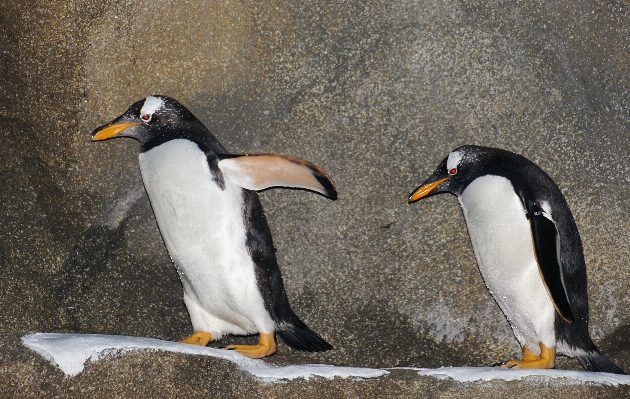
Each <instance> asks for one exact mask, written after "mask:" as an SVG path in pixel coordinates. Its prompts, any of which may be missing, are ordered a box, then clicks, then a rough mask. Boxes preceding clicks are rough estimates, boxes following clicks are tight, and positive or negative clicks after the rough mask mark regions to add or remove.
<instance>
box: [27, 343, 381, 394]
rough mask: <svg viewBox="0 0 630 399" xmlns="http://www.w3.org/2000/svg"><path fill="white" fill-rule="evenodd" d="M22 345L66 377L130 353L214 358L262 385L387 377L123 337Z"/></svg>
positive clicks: (373, 371)
mask: <svg viewBox="0 0 630 399" xmlns="http://www.w3.org/2000/svg"><path fill="white" fill-rule="evenodd" d="M22 344H23V345H24V346H26V347H27V348H29V349H31V350H33V351H35V352H37V353H38V354H39V355H41V356H42V357H43V358H45V359H46V360H48V361H50V362H51V363H52V364H53V365H55V366H57V367H58V368H59V369H61V371H63V372H64V373H65V374H66V375H67V376H70V377H72V376H75V375H77V374H79V373H80V372H82V371H83V369H84V367H85V363H86V362H87V361H88V360H89V361H98V360H99V359H102V358H104V357H106V356H108V355H110V354H114V353H125V352H129V351H133V350H155V351H158V350H161V351H167V352H175V353H184V354H189V355H201V356H212V357H218V358H220V359H225V360H228V361H230V362H232V363H234V364H235V365H236V367H238V368H239V369H240V370H243V371H245V372H248V373H250V374H252V375H253V376H254V377H256V378H258V379H260V380H262V381H266V382H277V381H282V380H294V379H296V378H304V379H306V380H308V379H309V378H311V377H314V376H319V377H324V378H328V379H333V378H335V377H341V378H376V377H381V376H383V375H386V374H389V371H387V370H380V369H369V368H363V367H338V366H329V365H325V364H304V365H291V366H274V365H270V364H267V363H265V362H264V361H262V360H258V359H250V358H248V357H247V356H244V355H242V354H240V353H238V352H234V351H227V350H223V349H215V348H207V347H202V346H196V345H189V344H183V343H180V342H172V341H163V340H159V339H154V338H143V337H129V336H124V335H100V334H59V333H34V334H27V335H25V336H23V337H22Z"/></svg>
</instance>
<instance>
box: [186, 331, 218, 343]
mask: <svg viewBox="0 0 630 399" xmlns="http://www.w3.org/2000/svg"><path fill="white" fill-rule="evenodd" d="M210 341H212V334H211V333H209V332H205V331H195V332H194V333H192V334H190V335H189V336H187V337H186V338H184V339H182V340H181V341H179V342H182V343H185V344H191V345H199V346H206V345H208V343H209V342H210Z"/></svg>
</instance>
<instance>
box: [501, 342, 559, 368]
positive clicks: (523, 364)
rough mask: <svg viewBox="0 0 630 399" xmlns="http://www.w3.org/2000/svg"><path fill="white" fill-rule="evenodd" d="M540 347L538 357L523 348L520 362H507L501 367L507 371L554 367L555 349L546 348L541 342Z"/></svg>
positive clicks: (526, 348) (525, 347)
mask: <svg viewBox="0 0 630 399" xmlns="http://www.w3.org/2000/svg"><path fill="white" fill-rule="evenodd" d="M538 345H540V355H536V354H534V353H532V351H530V350H529V348H528V347H527V346H524V347H523V359H522V360H508V361H507V362H504V363H503V364H501V367H503V368H508V369H552V368H554V367H556V348H548V347H547V346H545V344H543V343H542V342H539V343H538Z"/></svg>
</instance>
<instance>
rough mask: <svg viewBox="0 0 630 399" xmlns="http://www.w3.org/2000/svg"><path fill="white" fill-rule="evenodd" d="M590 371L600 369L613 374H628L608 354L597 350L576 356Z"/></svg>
mask: <svg viewBox="0 0 630 399" xmlns="http://www.w3.org/2000/svg"><path fill="white" fill-rule="evenodd" d="M576 357H577V359H578V360H579V361H580V363H582V367H584V368H585V369H586V370H588V371H600V372H604V373H613V374H626V373H625V372H624V371H623V370H622V369H620V368H619V367H617V365H616V364H615V363H613V362H611V361H610V360H609V359H608V358H607V357H606V356H604V355H602V354H601V353H599V352H598V351H597V350H595V351H592V352H589V353H587V354H586V355H584V356H576Z"/></svg>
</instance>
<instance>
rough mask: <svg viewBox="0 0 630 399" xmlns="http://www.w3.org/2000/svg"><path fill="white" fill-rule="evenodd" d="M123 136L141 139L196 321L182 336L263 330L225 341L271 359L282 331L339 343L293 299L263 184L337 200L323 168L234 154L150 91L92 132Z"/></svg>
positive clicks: (150, 188)
mask: <svg viewBox="0 0 630 399" xmlns="http://www.w3.org/2000/svg"><path fill="white" fill-rule="evenodd" d="M117 137H129V138H133V139H136V140H137V141H139V143H140V154H139V156H138V160H139V165H140V172H141V175H142V180H143V182H144V186H145V189H146V192H147V194H148V196H149V200H150V202H151V206H152V208H153V213H154V215H155V219H156V221H157V224H158V227H159V230H160V233H161V235H162V238H163V239H164V244H165V245H166V249H167V250H168V253H169V255H170V257H171V259H172V261H173V263H174V265H175V267H176V269H177V271H178V273H179V276H180V279H181V282H182V285H183V288H184V303H185V305H186V307H187V309H188V313H189V315H190V320H191V323H192V326H193V329H194V333H193V334H191V335H189V336H187V337H185V338H184V339H183V340H182V341H181V342H184V343H189V344H196V345H202V346H206V345H207V344H208V343H209V342H210V341H213V340H218V339H221V338H222V337H223V336H224V335H226V334H234V335H254V334H259V342H258V344H256V345H229V346H227V348H226V349H230V350H235V351H237V352H240V353H242V354H244V355H246V356H249V357H252V358H262V357H266V356H270V355H273V354H274V353H275V352H276V337H275V334H276V333H277V334H278V335H279V336H280V337H281V338H282V339H283V340H284V342H286V343H287V344H288V345H289V346H290V347H292V348H294V349H298V350H303V351H314V352H317V351H326V350H330V349H332V346H331V345H330V344H329V343H328V342H326V341H325V340H324V339H323V338H321V337H320V336H319V335H318V334H316V333H315V332H314V331H312V330H311V329H309V328H308V327H307V326H306V324H304V323H303V322H302V321H301V320H300V319H299V318H298V316H297V315H296V314H295V313H294V312H293V310H291V307H290V306H289V301H288V299H287V295H286V292H285V289H284V284H283V281H282V276H281V274H280V269H279V267H278V262H277V260H276V256H275V251H274V246H273V241H272V238H271V231H270V230H269V226H268V224H267V220H266V219H265V214H264V212H263V208H262V205H261V203H260V201H259V199H258V194H257V193H256V191H258V190H264V189H266V188H269V187H279V186H283V187H292V188H302V189H307V190H312V191H315V192H317V193H320V194H322V195H324V196H326V197H328V198H331V199H333V200H334V199H336V198H337V192H336V190H335V187H334V184H333V182H332V180H331V179H330V178H329V177H328V175H327V174H326V172H325V171H324V170H323V169H321V168H320V167H318V166H316V165H314V164H312V163H310V162H307V161H304V160H302V159H299V158H295V157H291V156H286V155H275V154H256V155H234V154H229V153H228V152H227V151H226V149H225V148H224V147H223V146H222V145H221V144H220V143H219V142H218V141H217V139H216V138H215V137H214V136H213V135H212V134H211V133H210V131H209V130H208V129H207V128H206V127H205V126H204V125H203V124H202V123H201V122H200V121H199V120H198V119H197V118H196V117H195V116H194V115H193V114H192V113H191V112H190V111H189V110H188V109H186V108H185V107H184V106H183V105H181V104H180V103H179V102H178V101H177V100H174V99H172V98H169V97H166V96H159V95H155V96H148V97H146V98H144V99H142V100H140V101H138V102H136V103H135V104H133V105H131V107H130V108H129V109H128V110H127V111H126V112H125V113H124V114H122V115H121V116H120V117H118V118H116V119H114V120H113V121H112V122H110V123H108V124H106V125H104V126H101V127H99V128H97V129H96V130H94V132H93V133H92V140H93V141H100V140H106V139H111V138H117Z"/></svg>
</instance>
